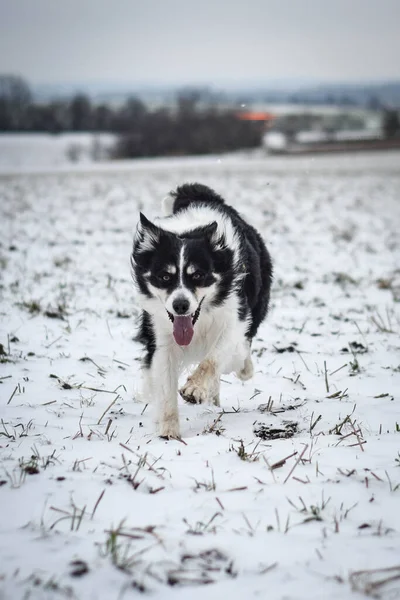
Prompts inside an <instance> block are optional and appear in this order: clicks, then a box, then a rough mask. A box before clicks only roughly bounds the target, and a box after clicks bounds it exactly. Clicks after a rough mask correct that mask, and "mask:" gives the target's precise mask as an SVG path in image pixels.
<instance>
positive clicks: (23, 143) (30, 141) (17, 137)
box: [0, 133, 115, 172]
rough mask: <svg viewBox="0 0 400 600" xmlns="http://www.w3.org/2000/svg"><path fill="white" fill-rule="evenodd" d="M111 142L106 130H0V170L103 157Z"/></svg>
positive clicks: (57, 165) (56, 165)
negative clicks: (102, 131) (71, 131)
mask: <svg viewBox="0 0 400 600" xmlns="http://www.w3.org/2000/svg"><path fill="white" fill-rule="evenodd" d="M114 144H115V136H114V135H112V134H109V133H98V134H96V133H60V134H51V133H10V134H5V133H1V134H0V172H4V171H7V172H8V171H13V172H19V171H21V170H23V169H48V168H49V167H52V168H61V167H64V168H65V167H68V166H69V165H71V164H73V165H76V164H81V165H88V164H90V163H93V162H95V161H98V160H105V159H106V157H107V154H108V153H109V151H110V149H111V148H112V146H113V145H114Z"/></svg>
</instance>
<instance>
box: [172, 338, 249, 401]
mask: <svg viewBox="0 0 400 600" xmlns="http://www.w3.org/2000/svg"><path fill="white" fill-rule="evenodd" d="M229 331H235V329H234V328H228V329H227V332H226V333H224V334H223V335H221V336H220V338H219V339H218V342H217V343H216V344H215V345H214V346H213V347H212V348H211V349H210V351H209V352H208V354H207V355H206V357H205V358H204V359H203V360H202V361H201V363H200V364H199V366H198V367H197V368H196V369H195V371H194V372H193V373H192V375H190V376H189V377H188V379H187V382H186V383H185V385H184V386H183V388H182V389H181V390H180V394H181V396H182V398H183V399H184V400H186V402H191V403H198V404H202V403H204V402H208V403H210V404H212V403H213V404H215V405H216V406H219V387H220V376H221V374H222V373H230V372H231V371H235V370H240V369H242V371H243V373H241V375H242V376H241V379H243V380H244V379H248V378H249V377H251V376H252V374H253V370H252V362H251V358H250V346H249V343H248V342H247V341H246V340H245V339H244V338H243V339H240V338H239V340H238V339H237V338H235V337H234V336H233V335H231V334H230V333H229Z"/></svg>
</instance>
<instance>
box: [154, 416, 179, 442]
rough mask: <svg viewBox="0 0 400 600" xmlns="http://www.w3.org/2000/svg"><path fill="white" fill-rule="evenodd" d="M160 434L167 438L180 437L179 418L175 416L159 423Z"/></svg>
mask: <svg viewBox="0 0 400 600" xmlns="http://www.w3.org/2000/svg"><path fill="white" fill-rule="evenodd" d="M158 431H159V436H160V437H162V438H167V439H171V438H174V439H180V437H181V434H180V431H179V420H178V419H175V418H171V419H165V420H163V421H161V422H160V423H159V426H158Z"/></svg>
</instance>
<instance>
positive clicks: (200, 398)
mask: <svg viewBox="0 0 400 600" xmlns="http://www.w3.org/2000/svg"><path fill="white" fill-rule="evenodd" d="M179 393H180V395H181V396H182V398H183V399H184V400H185V402H189V403H190V404H204V403H205V402H209V401H210V398H209V390H208V388H206V387H205V386H204V385H201V384H200V385H199V384H198V383H196V382H193V381H191V378H190V377H189V379H188V380H187V382H186V383H185V385H184V386H183V387H182V388H181V389H180V390H179Z"/></svg>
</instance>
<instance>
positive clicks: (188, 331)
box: [167, 298, 204, 346]
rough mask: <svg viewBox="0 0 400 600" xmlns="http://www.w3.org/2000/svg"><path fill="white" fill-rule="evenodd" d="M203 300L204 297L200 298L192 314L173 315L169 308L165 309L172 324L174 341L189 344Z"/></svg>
mask: <svg viewBox="0 0 400 600" xmlns="http://www.w3.org/2000/svg"><path fill="white" fill-rule="evenodd" d="M203 300H204V298H202V299H201V301H200V303H199V305H198V307H197V308H196V310H195V312H194V313H193V314H192V315H185V316H184V317H182V316H181V315H173V314H172V313H170V312H169V310H167V313H168V317H169V320H170V321H171V322H172V324H173V326H174V329H173V335H174V338H175V341H176V343H177V344H179V346H189V344H190V342H191V341H192V339H193V334H194V326H195V324H196V322H197V319H198V318H199V316H200V311H201V305H202V302H203Z"/></svg>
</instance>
